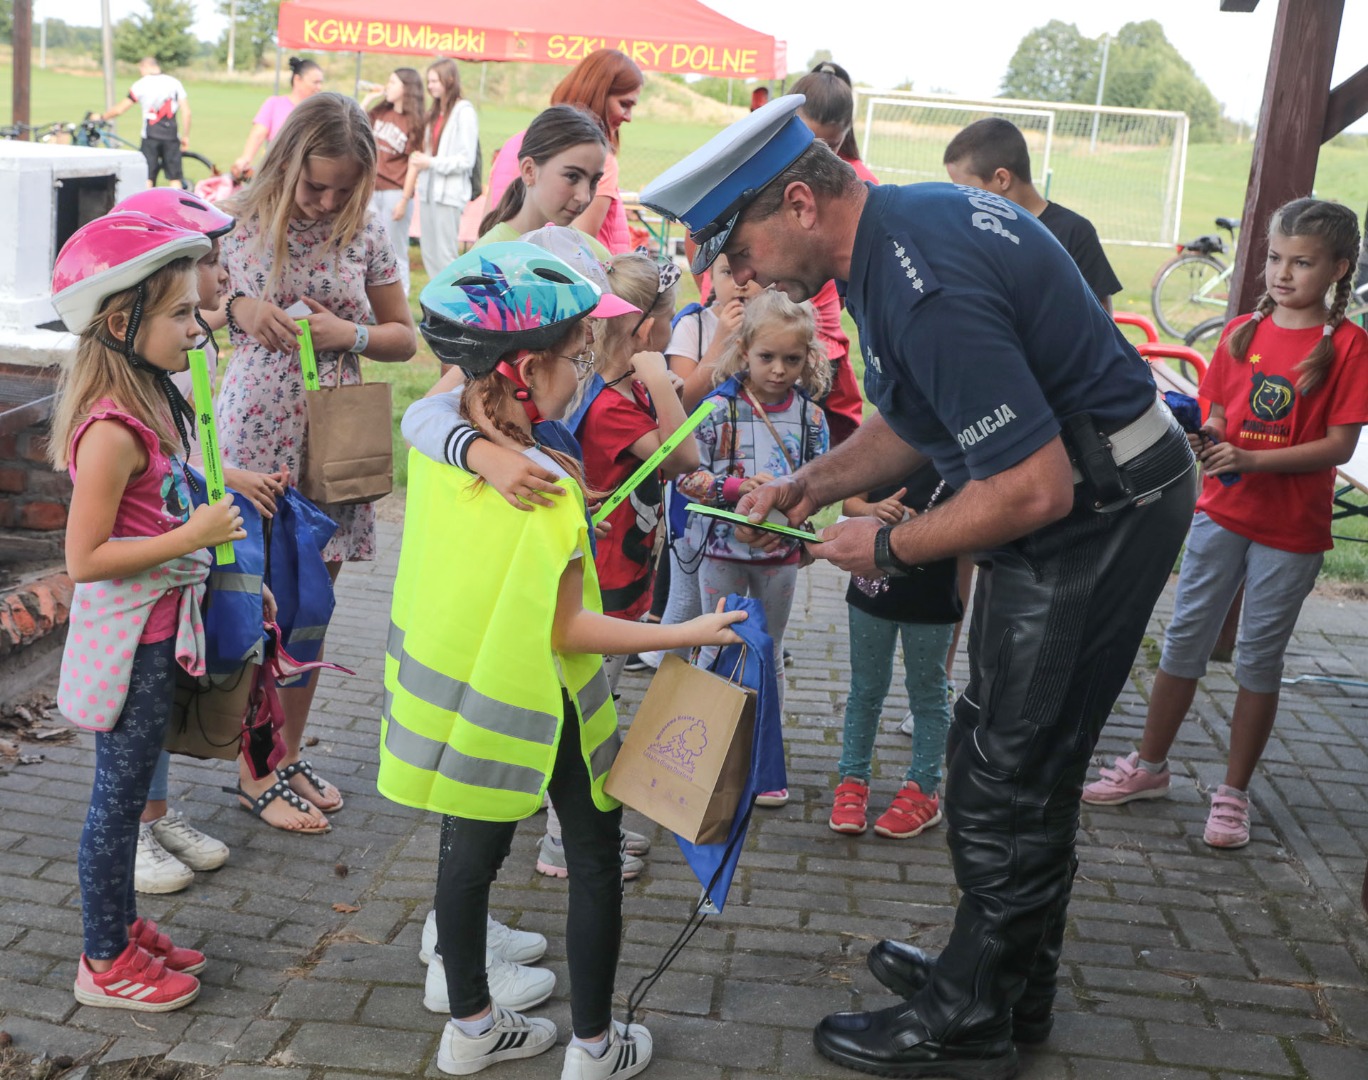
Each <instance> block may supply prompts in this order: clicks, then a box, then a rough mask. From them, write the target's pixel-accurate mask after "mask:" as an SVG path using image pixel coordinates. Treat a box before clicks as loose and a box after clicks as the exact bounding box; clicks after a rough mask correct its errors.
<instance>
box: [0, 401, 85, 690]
mask: <svg viewBox="0 0 1368 1080" xmlns="http://www.w3.org/2000/svg"><path fill="white" fill-rule="evenodd" d="M47 434H48V428H47V421H46V419H45V418H42V419H38V420H36V421H35V422H34V423H31V424H30V425H29V426H27V427H24V428H20V429H19V430H17V431H10V432H6V433H2V434H0V704H3V703H7V702H10V701H13V700H14V699H16V698H19V697H22V696H23V695H25V694H28V693H29V692H30V691H32V690H35V689H45V688H47V687H48V684H50V683H55V676H56V672H57V665H58V662H59V660H60V658H61V651H62V644H63V642H64V641H65V638H66V625H67V618H68V615H69V612H70V607H71V593H72V584H71V578H69V577H68V576H67V575H66V574H65V573H64V572H63V551H62V548H63V543H64V540H65V536H66V521H67V510H68V508H69V507H70V505H71V481H70V480H69V479H68V478H67V476H66V474H64V473H58V472H55V471H53V468H52V466H51V465H49V464H48V461H47Z"/></svg>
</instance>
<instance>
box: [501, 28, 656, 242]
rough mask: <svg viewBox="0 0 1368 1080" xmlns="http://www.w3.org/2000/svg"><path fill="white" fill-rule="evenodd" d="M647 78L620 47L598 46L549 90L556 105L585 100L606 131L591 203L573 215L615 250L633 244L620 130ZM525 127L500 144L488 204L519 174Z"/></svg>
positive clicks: (584, 228)
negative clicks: (622, 181) (622, 185)
mask: <svg viewBox="0 0 1368 1080" xmlns="http://www.w3.org/2000/svg"><path fill="white" fill-rule="evenodd" d="M643 83H644V79H643V77H642V74H641V69H640V68H639V67H637V66H636V64H634V63H633V62H632V60H631V58H630V57H628V56H627V55H626V54H625V53H621V52H618V50H617V49H597V50H595V51H594V52H592V53H590V54H589V55H588V56H586V57H585V58H584V59H583V60H581V61H580V62H579V63H578V64H577V65H576V66H575V68H574V69H573V70H572V71H571V72H570V74H569V75H567V76H566V77H565V78H564V79H562V80H561V81H560V84H559V85H558V86H557V87H556V89H555V90H553V91H552V92H551V104H552V105H581V106H583V107H584V108H586V109H588V110H589V111H590V112H591V113H593V114H594V116H595V117H596V118H597V119H598V122H599V126H600V127H602V128H603V132H604V134H605V135H607V136H608V143H609V145H610V146H611V147H612V153H611V154H609V155H608V160H607V161H606V162H604V168H603V179H601V180H600V181H599V182H598V188H597V191H596V193H595V196H594V200H593V202H591V203H590V204H589V209H587V210H585V211H584V213H583V214H581V215H580V216H579V217H578V218H576V219H575V222H574V227H575V228H576V229H579V230H580V232H584V233H588V234H589V235H590V236H594V237H597V238H598V241H599V242H600V243H601V244H602V245H603V246H604V247H606V248H607V249H608V251H609V252H610V253H612V254H614V255H620V254H622V253H623V252H625V251H629V250H631V246H632V240H631V234H630V233H629V232H628V231H627V210H626V208H625V207H624V206H623V205H622V194H621V190H620V189H619V187H618V132H619V130H620V129H621V127H622V125H623V124H630V123H631V122H632V110H633V109H635V108H636V105H637V101H638V100H639V99H640V97H641V87H642V85H643ZM522 139H523V132H521V131H520V132H518V134H516V135H514V136H512V137H511V138H510V139H509V140H508V141H507V142H506V143H504V144H503V146H502V147H500V149H499V153H498V155H497V156H496V157H495V159H494V165H493V168H492V169H491V170H490V174H489V191H488V199H489V202H488V203H487V205H489V206H496V205H498V202H499V199H500V198H501V197H502V196H503V193H504V189H505V188H507V187H508V185H509V184H510V183H512V182H513V178H514V177H516V176H517V175H518V160H519V158H520V157H521V154H520V151H521V149H522Z"/></svg>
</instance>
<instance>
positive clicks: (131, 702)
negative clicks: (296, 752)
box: [76, 638, 176, 960]
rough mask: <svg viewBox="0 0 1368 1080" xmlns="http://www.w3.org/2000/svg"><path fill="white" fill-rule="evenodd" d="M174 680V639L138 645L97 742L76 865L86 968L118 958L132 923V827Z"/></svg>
mask: <svg viewBox="0 0 1368 1080" xmlns="http://www.w3.org/2000/svg"><path fill="white" fill-rule="evenodd" d="M175 673H176V639H175V638H167V639H166V640H165V641H158V642H156V643H155V644H151V645H139V646H138V650H137V652H136V653H134V655H133V670H132V671H131V672H130V674H129V680H128V698H127V700H126V701H125V702H124V707H123V712H121V713H120V714H119V722H118V723H117V724H116V725H115V726H114V729H113V730H112V731H101V732H97V733H96V735H95V785H94V787H93V788H92V789H91V792H90V809H89V810H88V811H87V812H86V820H85V828H84V829H82V830H81V846H80V851H79V854H78V855H77V860H76V865H77V870H78V874H79V877H80V882H81V919H82V923H83V925H84V928H85V929H84V944H85V954H86V956H87V957H89V958H90V959H92V960H113V959H114V958H115V957H117V956H118V955H119V954H120V953H121V952H123V951H124V949H126V948H127V947H128V926H129V924H130V923H131V922H133V920H134V919H136V918H137V917H138V907H137V899H136V894H135V893H134V892H133V860H134V857H135V856H136V855H137V851H138V820H139V818H141V817H142V812H143V806H144V804H145V803H146V802H147V793H148V790H149V788H150V787H151V784H152V773H153V771H154V770H155V769H156V767H157V758H158V757H159V756H160V754H161V749H162V741H163V740H164V739H165V737H166V725H167V722H168V720H169V719H170V717H171V702H172V694H173V692H174V690H175V683H176V680H175Z"/></svg>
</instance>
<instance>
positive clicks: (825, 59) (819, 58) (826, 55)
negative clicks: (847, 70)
mask: <svg viewBox="0 0 1368 1080" xmlns="http://www.w3.org/2000/svg"><path fill="white" fill-rule="evenodd" d="M831 60H832V57H831V50H830V49H818V50H817V51H816V52H815V53H813V54H812V56H811V57H809V58H808V62H807V69H808V71H811V70H812V69H813V68H815V67H816V66H817V65H818V64H829V63H831Z"/></svg>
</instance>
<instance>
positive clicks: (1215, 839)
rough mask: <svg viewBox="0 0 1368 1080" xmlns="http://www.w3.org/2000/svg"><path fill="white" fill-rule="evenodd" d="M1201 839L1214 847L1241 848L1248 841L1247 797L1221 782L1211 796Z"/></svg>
mask: <svg viewBox="0 0 1368 1080" xmlns="http://www.w3.org/2000/svg"><path fill="white" fill-rule="evenodd" d="M1202 839H1203V840H1205V841H1206V843H1207V845H1208V846H1210V847H1216V848H1242V847H1244V846H1245V845H1246V844H1247V843H1249V797H1248V796H1247V795H1241V794H1240V793H1239V792H1237V791H1236V790H1235V789H1234V788H1231V787H1226V786H1225V784H1222V785H1221V786H1220V787H1218V788H1217V789H1216V794H1215V795H1213V796H1212V797H1211V813H1210V814H1208V815H1207V823H1206V829H1205V830H1204V831H1203V832H1202Z"/></svg>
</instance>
